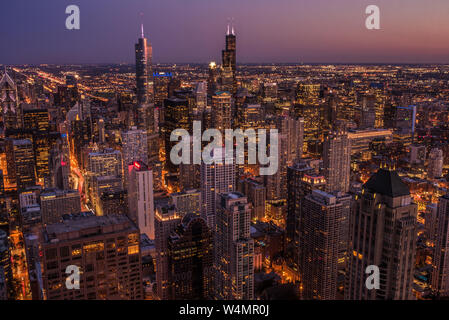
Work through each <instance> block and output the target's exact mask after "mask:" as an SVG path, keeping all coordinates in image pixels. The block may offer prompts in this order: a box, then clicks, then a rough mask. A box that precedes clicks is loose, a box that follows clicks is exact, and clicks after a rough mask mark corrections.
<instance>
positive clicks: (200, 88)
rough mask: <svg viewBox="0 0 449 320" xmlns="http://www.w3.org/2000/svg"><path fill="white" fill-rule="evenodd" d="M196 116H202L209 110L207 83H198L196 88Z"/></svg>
mask: <svg viewBox="0 0 449 320" xmlns="http://www.w3.org/2000/svg"><path fill="white" fill-rule="evenodd" d="M195 102H196V103H195V108H194V110H193V112H194V113H195V114H201V113H203V112H204V110H206V109H207V82H206V81H201V82H198V83H197V84H196V86H195Z"/></svg>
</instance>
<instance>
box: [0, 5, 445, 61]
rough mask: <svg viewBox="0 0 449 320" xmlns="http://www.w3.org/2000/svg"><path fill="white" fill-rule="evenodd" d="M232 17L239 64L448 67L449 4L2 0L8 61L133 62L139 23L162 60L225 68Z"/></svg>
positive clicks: (0, 21) (3, 52)
mask: <svg viewBox="0 0 449 320" xmlns="http://www.w3.org/2000/svg"><path fill="white" fill-rule="evenodd" d="M70 4H76V5H78V6H79V7H80V11H81V29H80V30H77V31H69V30H66V29H65V19H66V17H67V15H66V14H65V8H66V6H68V5H70ZM371 4H375V5H378V6H379V7H380V10H381V12H380V13H381V22H380V23H381V30H375V31H373V30H367V29H366V28H365V18H366V15H365V8H366V7H367V6H368V5H371ZM140 12H143V14H144V16H143V19H141V18H140ZM228 17H234V19H235V28H236V32H237V50H238V51H237V52H238V54H237V59H238V62H241V63H245V62H300V61H303V62H342V63H345V62H348V63H350V62H366V63H369V62H391V63H426V62H438V63H449V1H448V0H368V1H367V0H38V1H30V0H13V1H5V0H2V1H0V42H1V44H2V45H1V46H0V64H24V63H29V64H37V63H110V62H133V61H134V43H135V41H136V39H137V37H138V35H139V29H140V21H141V20H143V22H144V26H145V34H146V36H147V37H148V38H149V39H150V41H151V43H152V45H153V54H154V61H155V62H178V63H182V62H203V63H206V62H209V61H211V60H216V61H219V60H220V52H221V51H220V50H221V49H222V48H223V46H224V33H225V30H226V23H227V18H228Z"/></svg>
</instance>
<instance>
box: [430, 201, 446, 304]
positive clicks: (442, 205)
mask: <svg viewBox="0 0 449 320" xmlns="http://www.w3.org/2000/svg"><path fill="white" fill-rule="evenodd" d="M427 220H428V219H427V217H426V222H427ZM430 231H434V232H435V234H431V239H432V238H434V240H435V254H434V258H433V265H434V269H433V271H432V277H431V278H432V289H433V290H434V292H435V294H436V295H437V296H439V297H448V296H449V279H448V277H449V248H448V247H449V239H448V235H449V195H444V196H442V197H440V198H439V200H438V208H437V210H436V217H435V223H434V228H433V230H430Z"/></svg>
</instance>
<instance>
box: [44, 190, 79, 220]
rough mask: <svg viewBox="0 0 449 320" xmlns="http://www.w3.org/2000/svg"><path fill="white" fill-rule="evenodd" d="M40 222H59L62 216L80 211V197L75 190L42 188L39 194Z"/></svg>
mask: <svg viewBox="0 0 449 320" xmlns="http://www.w3.org/2000/svg"><path fill="white" fill-rule="evenodd" d="M40 204H41V214H42V223H43V224H51V223H56V222H60V221H61V220H62V216H63V215H66V214H74V213H79V212H81V197H80V194H79V192H78V191H77V190H64V191H63V190H44V191H43V192H42V193H41V194H40Z"/></svg>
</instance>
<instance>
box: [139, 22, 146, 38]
mask: <svg viewBox="0 0 449 320" xmlns="http://www.w3.org/2000/svg"><path fill="white" fill-rule="evenodd" d="M140 29H141V36H142V39H143V38H145V36H144V34H143V23H142V24H141V25H140Z"/></svg>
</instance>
